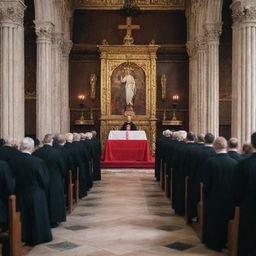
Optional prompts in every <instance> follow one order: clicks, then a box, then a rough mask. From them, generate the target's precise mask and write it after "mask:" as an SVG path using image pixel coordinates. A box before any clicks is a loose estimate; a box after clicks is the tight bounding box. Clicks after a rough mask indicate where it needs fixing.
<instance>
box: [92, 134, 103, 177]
mask: <svg viewBox="0 0 256 256" xmlns="http://www.w3.org/2000/svg"><path fill="white" fill-rule="evenodd" d="M91 142H92V158H93V179H94V180H101V168H100V156H101V144H100V140H99V139H98V138H96V137H94V138H92V139H91Z"/></svg>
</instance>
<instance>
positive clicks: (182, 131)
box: [179, 130, 187, 140]
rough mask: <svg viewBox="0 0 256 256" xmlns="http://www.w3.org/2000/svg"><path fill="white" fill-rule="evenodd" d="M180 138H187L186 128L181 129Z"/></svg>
mask: <svg viewBox="0 0 256 256" xmlns="http://www.w3.org/2000/svg"><path fill="white" fill-rule="evenodd" d="M179 138H180V140H185V139H186V138H187V132H186V131H184V130H180V131H179Z"/></svg>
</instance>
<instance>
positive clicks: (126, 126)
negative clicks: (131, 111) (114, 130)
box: [121, 116, 137, 131]
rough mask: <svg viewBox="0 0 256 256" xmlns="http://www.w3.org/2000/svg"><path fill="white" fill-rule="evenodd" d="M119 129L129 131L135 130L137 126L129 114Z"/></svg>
mask: <svg viewBox="0 0 256 256" xmlns="http://www.w3.org/2000/svg"><path fill="white" fill-rule="evenodd" d="M121 130H124V131H126V130H129V131H136V130H137V127H136V125H135V124H134V123H133V122H132V117H131V116H127V121H126V122H124V124H123V125H122V127H121Z"/></svg>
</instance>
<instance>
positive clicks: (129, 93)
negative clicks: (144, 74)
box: [121, 67, 136, 106]
mask: <svg viewBox="0 0 256 256" xmlns="http://www.w3.org/2000/svg"><path fill="white" fill-rule="evenodd" d="M124 72H125V76H124V77H121V83H125V99H126V105H127V106H128V105H130V106H133V100H134V97H135V94H136V87H135V80H134V77H133V76H132V75H131V68H129V67H128V68H124Z"/></svg>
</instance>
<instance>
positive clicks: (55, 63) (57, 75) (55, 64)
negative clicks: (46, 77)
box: [52, 33, 63, 133]
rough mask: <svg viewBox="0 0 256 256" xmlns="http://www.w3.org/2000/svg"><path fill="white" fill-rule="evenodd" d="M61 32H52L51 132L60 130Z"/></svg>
mask: <svg viewBox="0 0 256 256" xmlns="http://www.w3.org/2000/svg"><path fill="white" fill-rule="evenodd" d="M62 38H63V35H62V34H61V33H53V34H52V107H53V109H52V132H54V133H60V130H61V107H62V105H61V69H62V67H61V66H62V49H61V47H62V42H63V39H62Z"/></svg>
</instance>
